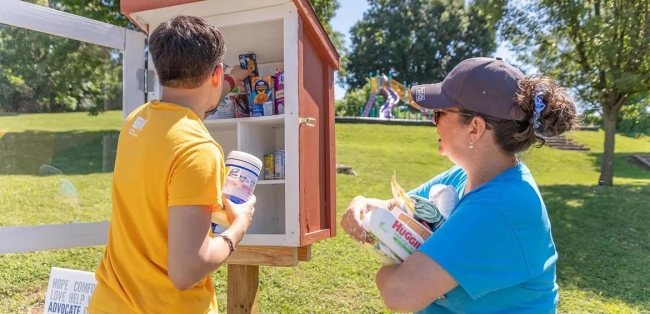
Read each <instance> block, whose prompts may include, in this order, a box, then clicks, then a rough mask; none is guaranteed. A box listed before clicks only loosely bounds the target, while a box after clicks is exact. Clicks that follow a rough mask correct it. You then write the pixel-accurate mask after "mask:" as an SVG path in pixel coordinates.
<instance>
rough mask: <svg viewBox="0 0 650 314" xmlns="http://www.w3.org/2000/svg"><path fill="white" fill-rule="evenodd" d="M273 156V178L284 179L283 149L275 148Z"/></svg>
mask: <svg viewBox="0 0 650 314" xmlns="http://www.w3.org/2000/svg"><path fill="white" fill-rule="evenodd" d="M273 155H274V157H275V179H284V149H280V150H276V151H275V153H274V154H273Z"/></svg>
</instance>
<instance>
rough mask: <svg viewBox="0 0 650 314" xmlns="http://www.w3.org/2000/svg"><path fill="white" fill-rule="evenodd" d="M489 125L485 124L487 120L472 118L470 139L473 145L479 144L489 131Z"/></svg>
mask: <svg viewBox="0 0 650 314" xmlns="http://www.w3.org/2000/svg"><path fill="white" fill-rule="evenodd" d="M486 127H487V125H486V124H485V120H483V118H480V117H474V118H472V122H471V123H470V132H469V139H470V142H471V143H476V142H478V140H479V139H481V137H482V136H483V134H485V132H486V131H487V129H486Z"/></svg>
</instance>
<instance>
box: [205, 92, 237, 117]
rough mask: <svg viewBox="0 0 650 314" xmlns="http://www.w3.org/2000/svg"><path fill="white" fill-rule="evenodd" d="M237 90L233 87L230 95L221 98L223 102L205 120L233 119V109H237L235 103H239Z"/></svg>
mask: <svg viewBox="0 0 650 314" xmlns="http://www.w3.org/2000/svg"><path fill="white" fill-rule="evenodd" d="M238 98H240V93H239V89H238V88H237V87H235V89H233V90H232V91H231V92H230V93H228V94H227V95H226V97H224V98H223V100H222V101H221V102H220V103H219V106H217V111H216V112H215V113H213V114H211V115H210V116H208V117H207V118H206V119H231V118H234V117H235V111H236V110H235V108H236V107H237V102H238V101H240V100H239V99H238Z"/></svg>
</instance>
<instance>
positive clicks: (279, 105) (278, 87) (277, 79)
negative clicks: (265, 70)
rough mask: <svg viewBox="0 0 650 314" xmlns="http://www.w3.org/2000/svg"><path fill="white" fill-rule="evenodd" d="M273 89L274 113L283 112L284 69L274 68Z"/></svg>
mask: <svg viewBox="0 0 650 314" xmlns="http://www.w3.org/2000/svg"><path fill="white" fill-rule="evenodd" d="M273 87H274V89H275V114H283V113H284V69H283V68H278V69H275V75H274V85H273Z"/></svg>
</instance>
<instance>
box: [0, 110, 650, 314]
mask: <svg viewBox="0 0 650 314" xmlns="http://www.w3.org/2000/svg"><path fill="white" fill-rule="evenodd" d="M120 121H121V115H120V113H119V112H110V113H108V114H105V115H101V116H99V117H88V116H86V115H84V114H77V113H74V114H54V115H25V116H11V117H0V131H2V130H3V129H4V130H7V133H6V134H5V135H4V136H3V137H1V138H0V226H8V225H31V224H41V223H60V222H74V221H82V222H88V221H102V220H106V219H107V218H108V217H110V216H109V215H110V178H111V173H110V171H106V169H110V163H111V158H114V149H115V147H114V137H115V136H116V134H117V132H118V130H119V126H120ZM570 136H571V137H574V138H575V139H576V140H577V141H579V142H580V143H582V144H586V145H587V146H589V147H591V151H590V152H586V153H585V152H570V151H559V150H555V149H551V148H546V147H543V148H541V149H533V150H531V151H530V152H528V153H526V154H525V155H524V156H523V159H524V161H525V162H526V163H527V164H528V166H529V167H530V168H531V170H532V172H533V175H534V176H535V178H536V180H537V182H538V183H539V185H540V189H541V191H542V194H543V196H544V199H545V201H546V204H547V207H548V209H549V212H550V217H551V221H552V224H553V234H554V237H555V241H556V244H557V247H558V251H559V254H560V259H559V262H558V280H559V284H560V288H561V294H560V296H561V304H560V309H559V310H560V312H562V313H567V312H570V313H645V312H650V298H648V295H649V294H650V292H649V291H648V290H647V289H648V288H647V283H648V282H650V272H648V271H647V269H649V268H650V227H649V226H648V224H647V223H646V222H647V221H649V220H650V210H648V209H649V208H648V204H649V203H650V172H648V171H645V170H642V169H640V168H638V167H636V166H634V165H632V164H630V163H628V162H627V161H626V159H625V158H626V155H627V154H629V153H635V152H640V153H650V142H648V141H644V140H635V139H631V138H626V137H617V151H616V152H617V159H616V177H615V180H614V182H615V184H616V186H614V187H600V186H597V185H596V183H597V180H598V176H599V167H600V164H599V158H600V156H601V153H602V141H603V134H602V133H600V132H578V133H575V134H571V135H570ZM336 140H337V163H342V164H346V165H350V166H352V167H354V169H355V170H356V171H357V172H358V174H359V175H358V176H348V175H338V176H337V189H336V190H337V202H338V203H337V207H338V215H339V218H340V215H341V214H342V212H343V211H344V209H345V206H346V205H347V203H348V201H349V200H350V199H351V198H352V197H354V196H355V195H357V194H364V195H366V196H372V197H380V198H386V197H389V196H390V185H389V179H390V176H391V175H392V174H393V173H394V172H397V177H398V180H399V182H400V184H402V186H404V187H405V188H406V189H410V188H414V187H416V186H418V185H419V184H420V183H422V182H425V181H426V180H428V179H430V178H431V177H432V176H434V175H436V174H438V173H439V172H441V171H444V170H446V169H447V168H449V167H450V166H451V163H450V162H449V161H448V160H447V159H446V158H444V157H441V156H439V155H438V154H437V144H436V142H437V135H436V129H435V128H433V127H409V126H383V125H347V124H340V125H337V126H336ZM43 164H48V165H53V166H55V167H56V168H57V169H60V170H61V171H62V172H63V174H60V175H58V176H39V175H38V174H39V172H41V171H44V170H43V169H41V165H43ZM62 179H66V180H68V181H69V182H70V183H72V185H73V186H74V187H75V190H76V195H77V196H76V198H74V199H73V201H72V202H71V198H69V197H68V198H66V197H62V195H63V196H65V195H70V193H69V191H68V192H66V185H65V184H63V185H62V183H61V182H62V181H61V180H62ZM68 187H69V186H68ZM66 193H68V194H66ZM102 249H103V247H92V248H79V249H71V250H54V251H46V252H35V253H27V254H10V255H0V269H1V270H2V271H1V272H0V313H25V312H27V311H28V309H31V308H34V307H38V306H39V305H42V303H43V301H44V294H43V292H44V289H45V287H46V285H47V278H48V275H49V269H50V267H52V266H57V267H67V268H76V269H82V270H88V271H93V270H94V269H95V267H96V266H97V263H98V261H99V259H100V257H101V254H102ZM312 256H313V258H312V261H311V262H309V263H303V264H300V265H299V266H298V267H296V268H290V269H287V268H270V267H262V268H261V275H260V282H261V283H260V312H261V313H389V311H387V310H385V308H384V306H383V303H382V301H381V299H380V298H379V294H378V292H377V290H376V288H375V285H374V274H375V271H376V270H377V269H378V267H379V266H380V265H379V264H378V262H376V261H375V260H374V259H373V258H372V257H371V256H369V255H368V254H367V253H366V252H365V251H363V250H362V249H361V248H360V247H359V246H358V244H357V243H355V242H354V241H352V240H351V239H350V238H349V237H347V236H346V235H345V234H344V233H343V232H342V231H339V235H338V236H337V237H336V238H333V239H329V240H327V241H324V242H321V243H317V244H316V245H314V247H313V248H312ZM225 275H226V271H225V269H223V270H219V271H217V272H216V273H215V274H214V279H215V284H216V289H217V296H218V299H219V302H220V306H221V310H222V311H224V312H225V307H224V306H225V300H226V296H225V288H226V282H225V278H226V276H225Z"/></svg>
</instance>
